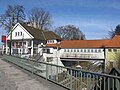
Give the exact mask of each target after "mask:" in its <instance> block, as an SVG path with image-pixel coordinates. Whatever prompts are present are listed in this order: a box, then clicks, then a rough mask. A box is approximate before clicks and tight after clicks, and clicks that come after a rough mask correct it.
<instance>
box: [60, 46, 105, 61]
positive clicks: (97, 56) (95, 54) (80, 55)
mask: <svg viewBox="0 0 120 90" xmlns="http://www.w3.org/2000/svg"><path fill="white" fill-rule="evenodd" d="M65 50H66V51H65ZM68 50H69V52H68ZM74 50H76V52H75V51H74ZM77 50H79V52H78V51H77ZM81 50H82V52H81ZM84 50H86V52H84ZM92 50H93V52H92ZM96 50H97V52H95V51H96ZM99 50H100V51H99ZM88 51H89V52H88ZM60 57H70V58H74V57H76V58H77V57H78V58H93V59H104V50H103V49H101V48H84V49H81V48H79V49H72V51H71V49H70V48H69V49H61V50H60Z"/></svg>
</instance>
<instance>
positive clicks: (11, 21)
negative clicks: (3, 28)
mask: <svg viewBox="0 0 120 90" xmlns="http://www.w3.org/2000/svg"><path fill="white" fill-rule="evenodd" d="M13 18H14V13H12V19H11V20H10V55H11V47H12V26H13Z"/></svg>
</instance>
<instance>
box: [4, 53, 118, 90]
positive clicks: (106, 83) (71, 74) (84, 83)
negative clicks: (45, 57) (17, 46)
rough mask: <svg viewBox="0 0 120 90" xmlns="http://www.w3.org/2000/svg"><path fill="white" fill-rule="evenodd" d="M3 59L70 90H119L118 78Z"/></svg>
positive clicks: (13, 58) (8, 58)
mask: <svg viewBox="0 0 120 90" xmlns="http://www.w3.org/2000/svg"><path fill="white" fill-rule="evenodd" d="M4 59H5V60H7V61H9V62H11V63H14V64H16V65H17V66H19V67H22V68H24V69H26V70H28V71H30V72H31V73H33V74H37V75H38V76H41V77H44V78H45V79H46V80H51V81H53V82H55V83H57V84H59V85H62V86H64V87H66V88H68V89H70V90H120V77H119V76H112V75H107V74H98V73H93V72H88V71H83V70H80V69H72V68H68V67H63V66H58V65H53V64H49V63H45V62H37V61H35V60H30V59H24V58H19V57H15V56H9V55H4Z"/></svg>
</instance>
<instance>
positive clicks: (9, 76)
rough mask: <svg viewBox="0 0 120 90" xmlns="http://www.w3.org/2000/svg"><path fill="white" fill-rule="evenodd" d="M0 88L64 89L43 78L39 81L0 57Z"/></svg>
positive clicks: (1, 89) (28, 89) (12, 89)
mask: <svg viewBox="0 0 120 90" xmlns="http://www.w3.org/2000/svg"><path fill="white" fill-rule="evenodd" d="M0 90H66V89H64V88H63V87H60V86H59V85H56V84H54V83H52V82H49V81H47V80H45V79H43V78H41V77H40V78H39V81H38V80H36V79H35V78H33V77H31V76H29V75H28V74H27V73H25V72H23V71H22V70H20V69H18V68H16V67H15V66H14V65H12V64H10V63H7V62H5V61H3V60H1V58H0Z"/></svg>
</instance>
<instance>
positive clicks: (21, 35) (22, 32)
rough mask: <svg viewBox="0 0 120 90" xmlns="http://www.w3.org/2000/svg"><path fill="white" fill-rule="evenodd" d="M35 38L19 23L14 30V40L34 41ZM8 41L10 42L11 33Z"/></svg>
mask: <svg viewBox="0 0 120 90" xmlns="http://www.w3.org/2000/svg"><path fill="white" fill-rule="evenodd" d="M16 33H17V35H16ZM33 38H34V37H33V36H32V35H31V34H30V33H29V32H28V31H27V30H26V29H25V28H24V27H23V26H22V25H21V24H19V23H17V24H16V25H15V26H14V27H13V29H12V40H19V39H20V40H21V39H33ZM7 40H10V33H9V34H8V36H7Z"/></svg>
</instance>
